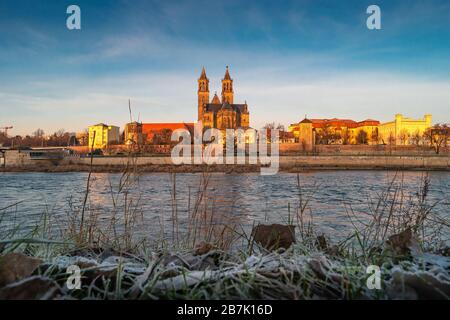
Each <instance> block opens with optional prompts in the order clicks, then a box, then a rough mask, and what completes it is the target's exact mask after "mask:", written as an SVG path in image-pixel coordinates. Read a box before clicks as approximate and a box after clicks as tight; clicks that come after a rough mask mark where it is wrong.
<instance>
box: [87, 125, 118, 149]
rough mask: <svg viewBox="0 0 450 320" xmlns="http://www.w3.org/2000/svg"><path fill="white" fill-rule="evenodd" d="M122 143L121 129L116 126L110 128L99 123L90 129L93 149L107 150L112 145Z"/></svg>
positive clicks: (90, 143)
mask: <svg viewBox="0 0 450 320" xmlns="http://www.w3.org/2000/svg"><path fill="white" fill-rule="evenodd" d="M119 142H120V129H119V127H116V126H108V125H106V124H104V123H99V124H96V125H94V126H90V127H89V147H90V148H93V149H105V148H107V147H108V146H110V145H113V144H118V143H119Z"/></svg>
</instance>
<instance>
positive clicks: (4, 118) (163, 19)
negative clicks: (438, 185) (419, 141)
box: [0, 0, 450, 134]
mask: <svg viewBox="0 0 450 320" xmlns="http://www.w3.org/2000/svg"><path fill="white" fill-rule="evenodd" d="M71 4H77V5H79V6H80V8H81V16H82V29H81V30H77V31H69V30H68V29H67V28H66V18H67V14H66V8H67V7H68V6H69V5H71ZM371 4H377V5H379V6H380V8H381V12H382V30H378V31H371V30H368V29H367V28H366V19H367V17H368V15H367V14H366V8H367V7H368V6H369V5H371ZM226 65H229V66H230V72H231V76H232V77H233V78H234V80H235V87H234V89H235V101H236V102H238V103H239V102H243V101H245V100H246V101H247V102H248V104H249V107H250V112H251V118H250V120H251V125H252V126H254V127H256V128H259V127H261V126H262V125H263V124H264V123H266V122H271V121H276V122H280V123H283V124H285V125H288V124H289V123H292V122H295V121H298V120H300V119H302V118H303V117H304V115H305V114H307V115H308V116H309V117H313V118H320V117H328V118H331V117H343V118H353V119H355V120H363V119H366V118H374V119H378V120H381V121H388V120H391V119H392V118H393V117H394V114H395V113H403V114H404V115H406V116H409V117H414V118H421V117H423V115H424V114H425V113H432V114H433V118H434V119H433V120H434V122H450V116H449V114H450V113H449V110H450V2H449V1H447V0H442V1H441V0H428V1H418V0H413V1H395V0H390V1H365V0H359V1H339V0H335V1H333V0H328V1H321V0H314V1H313V0H310V1H306V0H305V1H302V0H297V1H261V0H258V1H250V0H249V1H242V0H241V1H214V0H208V1H202V0H196V1H169V0H166V1H139V0H132V1H131V0H129V1H124V0H122V1H113V0H109V1H107V0H95V1H76V0H72V1H63V0H53V1H43V0H28V1H25V0H14V1H12V0H2V1H1V2H0V111H1V112H0V126H3V125H13V126H14V130H13V131H11V133H12V134H26V133H31V132H32V131H34V130H35V129H36V128H38V127H40V128H43V129H44V131H45V132H46V133H51V132H53V131H56V130H57V129H59V128H64V129H66V130H68V131H80V130H83V129H84V128H86V127H87V126H88V125H90V124H93V123H98V122H105V123H110V124H115V125H119V126H121V127H123V125H124V123H126V122H127V121H128V120H129V114H128V103H127V101H128V99H129V98H130V99H131V101H132V107H133V117H134V120H135V119H137V118H138V117H139V119H140V120H141V121H144V122H178V121H194V120H196V110H197V109H196V103H197V99H196V90H197V87H196V86H197V81H196V80H197V78H198V76H199V74H200V71H201V68H202V66H205V67H206V69H207V74H208V77H209V78H210V80H211V85H210V90H211V91H212V92H211V96H212V95H213V94H214V91H215V90H217V91H218V92H219V91H220V79H221V78H222V77H223V73H224V70H225V66H226Z"/></svg>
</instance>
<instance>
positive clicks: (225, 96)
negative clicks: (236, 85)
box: [222, 66, 234, 104]
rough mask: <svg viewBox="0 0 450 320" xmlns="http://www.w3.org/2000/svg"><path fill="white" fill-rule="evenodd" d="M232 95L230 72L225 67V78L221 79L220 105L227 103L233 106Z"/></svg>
mask: <svg viewBox="0 0 450 320" xmlns="http://www.w3.org/2000/svg"><path fill="white" fill-rule="evenodd" d="M233 95H234V92H233V79H231V77H230V72H229V70H228V66H227V69H226V71H225V76H224V77H223V79H222V103H225V102H228V103H229V104H233V103H234V102H233V100H234V99H233Z"/></svg>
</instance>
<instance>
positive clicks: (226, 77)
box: [223, 66, 231, 80]
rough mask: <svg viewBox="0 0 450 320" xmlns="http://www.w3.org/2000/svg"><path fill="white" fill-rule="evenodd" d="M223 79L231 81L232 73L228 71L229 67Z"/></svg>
mask: <svg viewBox="0 0 450 320" xmlns="http://www.w3.org/2000/svg"><path fill="white" fill-rule="evenodd" d="M223 79H224V80H231V77H230V72H229V71H228V66H227V69H226V71H225V76H224V77H223Z"/></svg>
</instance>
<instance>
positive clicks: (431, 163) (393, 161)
mask: <svg viewBox="0 0 450 320" xmlns="http://www.w3.org/2000/svg"><path fill="white" fill-rule="evenodd" d="M70 161H71V163H72V164H79V165H85V166H86V165H90V162H91V159H90V158H76V159H71V160H70ZM127 163H130V164H131V163H132V164H136V165H138V166H139V165H162V166H165V165H173V164H172V159H171V158H170V157H138V158H127V157H98V158H93V165H94V166H125V165H126V164H127ZM280 167H281V168H282V169H290V168H292V169H295V168H317V169H320V168H327V169H328V168H330V169H333V168H336V169H435V170H437V169H439V170H450V157H445V156H376V157H374V156H348V155H340V156H281V157H280Z"/></svg>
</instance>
